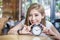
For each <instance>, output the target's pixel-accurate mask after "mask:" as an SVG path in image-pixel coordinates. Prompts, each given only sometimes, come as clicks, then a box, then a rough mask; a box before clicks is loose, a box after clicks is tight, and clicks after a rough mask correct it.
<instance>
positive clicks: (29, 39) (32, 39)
mask: <svg viewBox="0 0 60 40" xmlns="http://www.w3.org/2000/svg"><path fill="white" fill-rule="evenodd" d="M0 40H52V39H50V38H48V37H42V36H31V35H3V36H0Z"/></svg>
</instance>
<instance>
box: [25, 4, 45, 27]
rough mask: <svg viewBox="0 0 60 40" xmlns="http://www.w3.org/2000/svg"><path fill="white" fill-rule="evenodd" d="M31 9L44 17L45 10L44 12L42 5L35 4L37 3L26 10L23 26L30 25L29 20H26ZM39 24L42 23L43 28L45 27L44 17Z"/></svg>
mask: <svg viewBox="0 0 60 40" xmlns="http://www.w3.org/2000/svg"><path fill="white" fill-rule="evenodd" d="M32 9H36V10H38V12H40V13H41V15H42V16H45V10H44V8H43V7H42V5H40V4H37V3H34V4H32V5H30V7H29V8H28V10H27V14H26V20H25V25H30V22H29V20H28V17H29V14H30V11H31V10H32ZM41 23H42V24H43V25H44V26H46V25H45V24H46V23H45V17H44V18H43V19H42V21H41Z"/></svg>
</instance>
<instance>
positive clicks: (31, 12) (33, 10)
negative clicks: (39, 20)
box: [30, 9, 40, 14]
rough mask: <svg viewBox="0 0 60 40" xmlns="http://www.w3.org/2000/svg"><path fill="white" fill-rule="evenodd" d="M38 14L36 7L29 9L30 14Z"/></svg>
mask: <svg viewBox="0 0 60 40" xmlns="http://www.w3.org/2000/svg"><path fill="white" fill-rule="evenodd" d="M34 13H35V14H40V12H39V11H38V10H36V9H32V10H31V11H30V14H34Z"/></svg>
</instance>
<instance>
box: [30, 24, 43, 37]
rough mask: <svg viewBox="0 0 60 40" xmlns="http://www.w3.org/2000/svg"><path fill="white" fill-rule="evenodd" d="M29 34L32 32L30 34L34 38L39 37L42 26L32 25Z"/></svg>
mask: <svg viewBox="0 0 60 40" xmlns="http://www.w3.org/2000/svg"><path fill="white" fill-rule="evenodd" d="M30 32H32V34H33V35H35V36H40V34H41V33H42V25H41V24H38V25H36V24H34V25H32V27H31V30H30Z"/></svg>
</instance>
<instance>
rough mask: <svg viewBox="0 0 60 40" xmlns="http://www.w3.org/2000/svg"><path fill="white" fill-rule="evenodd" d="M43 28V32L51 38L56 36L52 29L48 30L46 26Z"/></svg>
mask: <svg viewBox="0 0 60 40" xmlns="http://www.w3.org/2000/svg"><path fill="white" fill-rule="evenodd" d="M42 28H43V32H44V33H45V34H47V35H51V36H54V35H56V33H54V32H53V31H52V30H51V29H47V28H46V27H45V26H44V25H42Z"/></svg>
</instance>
